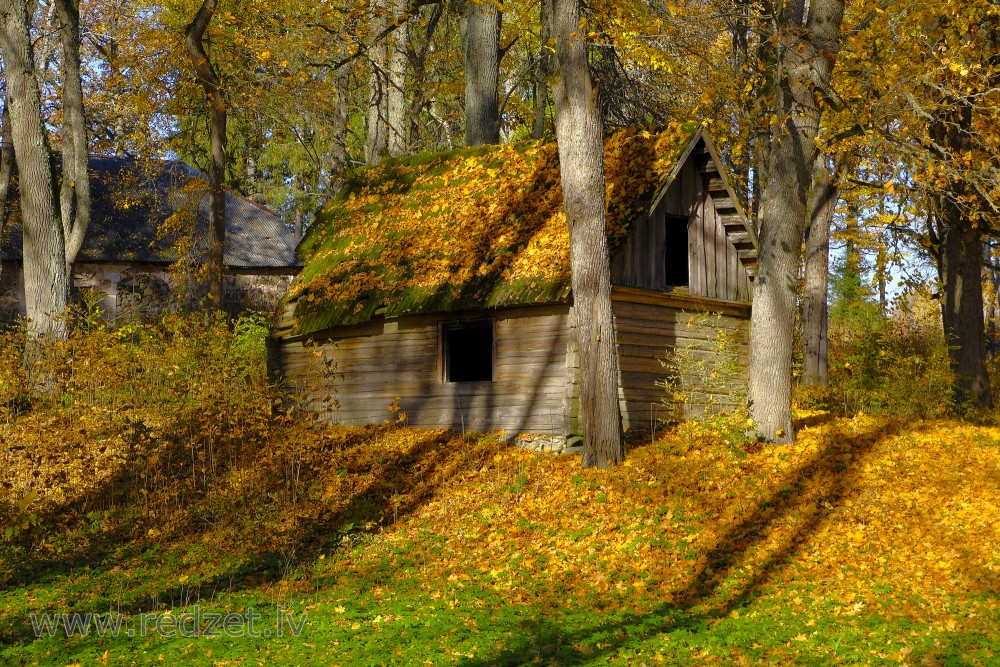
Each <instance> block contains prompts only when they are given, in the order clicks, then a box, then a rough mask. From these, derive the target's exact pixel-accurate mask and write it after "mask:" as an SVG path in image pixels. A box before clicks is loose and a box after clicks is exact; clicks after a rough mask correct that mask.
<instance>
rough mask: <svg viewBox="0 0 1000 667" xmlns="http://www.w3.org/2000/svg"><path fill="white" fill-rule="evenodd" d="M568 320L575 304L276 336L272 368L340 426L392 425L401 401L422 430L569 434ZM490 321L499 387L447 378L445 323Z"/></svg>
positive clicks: (312, 406) (495, 380)
mask: <svg viewBox="0 0 1000 667" xmlns="http://www.w3.org/2000/svg"><path fill="white" fill-rule="evenodd" d="M568 316H569V306H568V305H555V306H535V307H530V308H516V309H510V310H502V311H491V312H489V313H485V312H484V313H462V314H461V316H456V315H448V314H440V315H435V316H430V315H417V316H408V317H399V318H391V319H386V320H376V321H373V322H369V323H367V324H363V325H358V326H353V327H342V328H339V329H335V330H331V331H330V332H328V334H329V335H328V336H327V337H323V338H321V337H315V338H312V339H301V338H298V339H297V338H293V337H285V338H279V339H278V341H277V343H276V346H275V348H274V349H273V350H272V365H273V366H276V367H277V369H278V370H279V371H280V372H281V374H282V375H283V376H284V378H285V379H286V381H287V382H288V383H289V384H290V385H291V388H292V389H293V390H294V391H296V392H297V393H299V394H300V396H301V398H302V399H303V401H304V403H305V407H306V408H307V409H312V410H317V411H319V412H321V413H322V414H323V415H324V416H325V417H326V418H328V419H330V420H331V421H334V422H337V423H342V424H371V423H381V422H382V421H384V420H386V419H393V418H395V415H394V414H393V413H392V412H390V411H389V410H388V407H389V405H391V404H393V403H394V402H395V404H396V405H398V406H399V408H400V409H401V410H403V411H404V412H405V413H406V416H407V419H406V423H407V424H409V425H411V426H415V427H420V428H450V429H454V430H456V431H462V430H467V431H493V430H500V429H503V430H505V431H508V432H511V433H543V434H552V435H562V434H563V433H564V414H565V412H566V409H565V403H566V378H567V371H566V360H567V355H566V350H567V345H568V343H569V338H570V328H569V325H568ZM483 318H492V319H493V320H494V322H495V326H494V346H495V355H494V370H493V381H492V382H460V383H449V382H445V381H444V377H443V369H442V365H441V359H442V354H441V353H442V351H441V336H440V327H441V326H442V325H443V324H446V323H449V322H455V321H457V320H459V319H483ZM278 334H279V336H281V331H279V332H278ZM397 397H398V400H397Z"/></svg>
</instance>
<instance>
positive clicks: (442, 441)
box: [0, 419, 1000, 667]
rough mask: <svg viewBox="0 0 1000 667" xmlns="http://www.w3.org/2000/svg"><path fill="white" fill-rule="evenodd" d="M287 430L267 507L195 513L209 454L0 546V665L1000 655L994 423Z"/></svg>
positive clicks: (870, 659) (995, 660)
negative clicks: (507, 440)
mask: <svg viewBox="0 0 1000 667" xmlns="http://www.w3.org/2000/svg"><path fill="white" fill-rule="evenodd" d="M302 433H304V434H306V435H307V436H309V437H311V438H314V439H316V440H317V443H318V444H316V445H315V447H314V449H315V454H314V456H315V458H303V459H302V461H303V465H304V466H305V467H306V468H309V469H310V470H311V472H309V473H308V474H306V473H304V474H303V476H302V480H303V486H302V488H301V491H300V493H299V496H298V497H297V499H294V500H287V499H286V500H283V501H280V502H279V501H273V502H275V503H277V506H276V508H274V509H273V511H271V510H268V512H270V513H268V512H262V513H261V514H260V515H259V516H257V515H253V516H249V517H244V518H240V517H239V516H238V513H239V512H250V511H251V510H252V509H254V508H252V507H250V506H248V505H244V504H242V503H244V502H245V501H244V500H242V498H243V496H238V495H237V496H231V498H235V499H236V500H230V501H226V502H230V503H232V504H231V505H229V506H227V508H222V509H219V508H217V509H218V512H217V514H212V515H209V514H206V513H205V512H206V511H207V508H210V507H211V506H212V505H211V503H209V501H211V502H214V503H222V502H224V498H226V497H229V496H226V495H225V494H224V493H223V491H224V489H225V488H228V487H226V486H225V485H224V484H221V480H222V478H221V477H220V490H219V491H218V492H217V495H216V492H215V491H213V492H211V493H209V494H208V495H207V496H206V497H205V500H204V501H203V502H201V503H192V504H190V505H188V506H187V507H185V508H182V509H181V510H179V511H178V514H177V515H176V516H175V515H170V516H167V517H165V518H164V519H162V520H160V521H159V522H152V523H148V522H147V520H146V519H144V518H143V516H142V513H141V511H139V509H138V508H137V507H132V506H129V505H119V506H117V507H115V508H114V509H105V510H94V511H91V512H89V513H88V514H86V517H85V520H84V521H82V522H79V523H73V522H69V523H65V524H62V525H53V526H51V527H48V528H46V527H44V526H43V527H41V528H39V529H37V531H36V532H35V533H34V534H33V535H32V536H30V537H31V539H25V540H22V541H20V542H14V543H10V542H8V543H5V544H0V591H2V592H0V595H2V597H0V641H2V648H0V664H2V665H18V666H20V665H69V664H82V665H146V664H149V665H158V664H160V663H163V664H169V665H207V664H214V665H341V666H347V665H356V666H363V665H424V664H428V665H460V666H463V667H473V666H479V665H483V666H486V665H523V664H541V665H606V664H607V665H610V664H616V665H636V666H638V665H647V666H652V665H677V666H684V665H702V664H706V665H713V664H714V665H899V664H906V665H922V666H924V667H935V666H942V665H948V666H955V667H958V666H964V665H996V664H1000V635H998V633H997V632H996V630H995V629H996V628H997V627H1000V603H998V599H997V584H998V581H1000V579H998V577H997V576H996V575H995V573H996V572H997V571H998V570H1000V558H998V557H997V554H996V551H995V544H996V541H995V540H993V538H992V537H990V535H991V534H992V533H991V531H993V530H994V528H993V526H994V523H995V517H994V516H991V515H990V514H989V512H990V508H991V507H993V508H994V509H995V504H994V501H995V500H996V498H997V497H998V494H997V487H998V480H1000V477H998V476H997V474H996V471H997V468H998V465H1000V454H998V452H997V449H996V447H994V446H993V445H992V442H993V441H994V440H995V439H996V438H997V437H1000V431H998V430H997V429H994V428H987V427H972V426H969V425H963V424H960V423H957V422H940V423H930V422H928V423H925V424H922V425H919V426H918V427H916V428H915V429H914V430H912V431H906V430H904V429H901V427H900V425H899V424H898V423H893V422H888V421H877V420H872V419H856V420H850V419H839V420H830V422H829V423H827V424H826V425H823V426H819V427H816V428H811V429H804V430H803V431H802V435H801V437H800V442H799V443H798V444H796V445H795V446H792V447H788V448H784V449H781V450H774V449H770V448H764V449H763V450H761V449H759V448H758V449H748V450H746V451H741V453H740V455H739V456H735V455H734V454H733V453H732V451H731V449H732V448H731V447H730V446H729V445H728V444H726V443H725V442H724V441H723V440H721V439H720V438H719V437H715V436H711V435H710V434H707V433H703V432H700V431H699V432H698V433H697V434H695V435H693V436H691V435H689V436H688V437H689V441H686V443H685V441H682V436H681V435H679V434H676V433H675V434H670V435H668V436H667V437H666V438H665V439H664V440H662V441H659V442H657V443H653V444H646V445H643V446H640V447H637V448H636V449H634V450H633V451H631V452H630V453H629V456H628V459H627V461H626V464H625V465H622V466H619V467H618V468H616V469H614V470H611V471H594V470H580V469H579V467H578V465H579V460H578V459H576V458H573V457H558V456H554V455H545V454H534V453H529V452H525V451H521V450H516V449H510V448H504V447H501V446H499V445H497V444H496V443H495V441H491V440H489V439H485V438H484V439H482V440H478V441H477V440H470V439H459V438H457V437H452V436H448V435H447V434H443V435H442V434H433V433H431V434H427V433H426V432H421V431H415V430H412V429H396V430H394V429H390V428H383V429H367V430H365V429H355V430H353V431H338V430H337V429H330V430H329V431H315V430H305V431H302ZM977 436H979V438H978V441H981V442H982V443H983V444H976V442H977ZM948 438H955V439H956V441H958V440H960V441H961V442H964V443H966V447H965V448H964V449H960V448H956V447H954V445H953V444H950V443H949V442H948V441H947V439H948ZM837 461H848V463H846V464H845V467H844V469H843V470H841V471H840V472H836V473H834V472H831V466H832V464H833V463H834V462H837ZM324 462H326V463H324ZM963 462H964V463H963ZM247 465H248V469H251V470H257V469H260V468H261V465H262V464H261V463H260V461H248V463H247ZM963 465H964V466H966V467H965V468H963V467H962V466H963ZM323 466H325V467H323ZM239 478H240V477H239V476H238V475H237V476H236V477H234V479H239ZM337 494H339V495H337ZM408 494H409V495H408ZM254 498H255V500H254V501H253V502H255V503H256V502H265V501H263V500H262V499H263V496H260V497H258V496H255V497H254ZM324 503H334V504H336V503H340V505H337V506H336V507H337V508H339V509H334V510H331V514H329V515H324V514H323V512H322V511H321V510H322V508H323V506H324ZM223 509H225V511H223ZM279 510H280V511H279ZM210 516H211V517H212V521H218V522H219V523H217V524H215V525H213V523H212V522H210V520H209V517H210ZM219 517H223V518H225V522H223V521H222V520H221V519H220V518H219ZM269 517H270V518H269ZM289 517H293V518H295V519H296V520H297V521H298V523H294V524H288V526H289V527H288V528H284V527H282V526H285V523H283V522H286V521H287V520H288V519H289ZM47 520H49V521H51V520H52V518H51V517H48V519H47ZM185 521H186V522H187V523H184V522H185ZM240 521H243V523H240ZM261 521H265V522H267V523H266V524H262V523H260V522H261ZM984 522H985V523H984ZM56 523H58V522H56ZM151 525H152V526H154V527H153V528H149V527H148V526H151ZM264 533H266V534H267V535H268V536H269V540H268V541H267V542H266V543H265V542H264V541H263V537H262V536H263V534H264ZM279 609H280V611H281V612H282V613H285V614H290V616H288V617H287V618H285V619H284V621H283V623H282V624H281V628H282V632H281V634H280V636H279V635H278V634H277V627H278V623H277V619H278V617H277V614H278V613H279ZM251 610H253V611H255V613H258V614H260V618H259V619H258V620H257V621H256V623H255V630H256V631H257V632H259V633H260V634H261V636H254V637H250V636H204V635H201V636H197V633H195V632H194V625H193V621H192V620H191V619H188V620H187V621H186V626H185V627H186V629H187V632H186V633H184V635H182V636H178V635H179V634H180V633H177V632H176V630H174V631H173V632H174V636H167V635H165V634H157V633H156V632H149V633H148V635H147V636H145V637H142V636H131V637H130V636H126V635H121V636H117V637H111V636H103V637H102V636H98V635H97V633H96V632H94V630H93V626H91V632H90V634H88V635H87V636H75V637H70V638H67V637H66V636H65V635H64V633H63V632H58V633H57V634H56V636H53V637H49V636H43V637H41V638H37V639H36V638H35V636H34V633H33V630H32V625H31V621H30V618H29V617H30V614H32V613H36V614H41V613H80V614H87V613H90V614H103V613H106V612H115V613H121V614H122V615H123V618H124V625H123V627H124V628H125V629H126V630H127V629H131V630H133V631H135V630H137V629H139V627H140V624H141V623H142V620H141V619H142V618H143V616H144V615H154V616H152V618H154V619H155V618H160V619H161V626H164V624H166V623H167V622H166V621H165V620H164V619H165V618H167V617H166V616H165V614H167V612H169V613H170V618H173V619H177V618H183V615H184V614H195V613H197V614H199V615H200V617H201V618H202V619H206V618H207V615H209V614H213V613H218V614H229V613H234V614H244V615H245V614H249V613H250V611H251ZM146 623H147V626H149V627H151V626H150V621H148V620H147V621H146ZM290 623H295V624H298V623H302V627H301V633H300V634H299V635H298V636H293V635H291V634H290V632H291V630H290ZM235 627H237V628H241V629H242V630H243V631H244V632H245V631H246V629H247V628H246V626H245V625H242V624H239V625H237V626H235ZM172 628H174V626H173V625H170V624H167V625H166V629H167V630H168V633H167V634H168V635H169V631H170V630H171V629H172ZM206 629H207V628H206V627H204V626H203V627H202V630H203V631H204V630H206ZM266 632H270V636H263V635H264V634H265V633H266Z"/></svg>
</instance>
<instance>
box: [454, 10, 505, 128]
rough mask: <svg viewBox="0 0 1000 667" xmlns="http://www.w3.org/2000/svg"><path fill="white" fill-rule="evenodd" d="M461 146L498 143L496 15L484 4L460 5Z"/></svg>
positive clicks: (498, 74) (497, 21)
mask: <svg viewBox="0 0 1000 667" xmlns="http://www.w3.org/2000/svg"><path fill="white" fill-rule="evenodd" d="M464 5H465V6H464V11H463V17H462V22H463V24H464V30H463V32H464V40H463V55H464V62H465V145H466V146H478V145H480V144H496V143H499V142H500V101H499V95H498V93H497V87H498V85H499V82H500V18H501V17H500V11H499V10H498V9H497V6H496V4H494V3H493V2H489V1H487V0H468V2H466V3H464Z"/></svg>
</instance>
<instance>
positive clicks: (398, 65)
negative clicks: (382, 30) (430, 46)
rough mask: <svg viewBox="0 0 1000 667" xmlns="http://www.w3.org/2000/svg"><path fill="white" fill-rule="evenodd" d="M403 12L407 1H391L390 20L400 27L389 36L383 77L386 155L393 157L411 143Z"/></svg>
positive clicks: (407, 30) (406, 31)
mask: <svg viewBox="0 0 1000 667" xmlns="http://www.w3.org/2000/svg"><path fill="white" fill-rule="evenodd" d="M406 11H407V1H406V0H395V1H394V3H393V9H392V13H393V21H395V22H396V23H399V27H398V28H396V30H395V32H393V34H392V36H391V41H392V44H391V53H390V56H389V71H388V73H387V76H386V81H387V85H386V95H387V103H386V125H387V132H388V145H389V155H391V156H394V157H395V156H397V155H403V154H405V153H406V151H407V149H408V148H409V143H410V142H409V139H410V138H409V136H408V134H409V133H408V132H407V125H408V123H407V111H408V108H407V105H406V66H407V64H408V62H409V59H408V58H407V49H408V45H409V41H410V23H409V21H408V20H402V19H403V14H404V13H406Z"/></svg>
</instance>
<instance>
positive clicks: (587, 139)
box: [552, 0, 624, 468]
mask: <svg viewBox="0 0 1000 667" xmlns="http://www.w3.org/2000/svg"><path fill="white" fill-rule="evenodd" d="M552 19H553V25H552V28H553V29H552V34H553V36H555V38H556V39H557V40H558V41H557V46H556V62H557V64H558V76H557V77H556V81H555V85H554V87H553V97H554V98H555V104H556V141H557V142H558V145H559V175H560V178H561V180H562V187H563V205H564V208H565V210H566V219H567V222H568V224H569V238H570V266H571V271H572V287H573V307H574V310H575V312H576V320H577V336H578V338H579V345H580V368H581V371H582V376H583V378H582V386H581V389H580V414H581V417H582V421H583V431H584V450H583V465H584V467H590V466H598V467H600V468H606V467H610V466H613V465H615V464H616V463H619V462H620V461H621V460H622V459H623V458H624V451H623V449H622V428H621V413H620V411H619V407H618V356H617V350H616V346H615V329H614V318H613V316H612V311H611V270H610V261H609V257H608V237H607V232H606V230H605V215H606V204H605V201H604V129H603V121H602V119H601V105H600V99H599V96H598V91H597V90H596V89H595V88H594V84H593V81H592V80H591V77H590V67H589V65H588V62H587V45H586V42H585V41H584V38H583V37H581V36H579V35H578V34H577V31H578V29H579V28H578V25H579V23H580V5H579V1H578V0H554V2H553V12H552Z"/></svg>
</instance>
